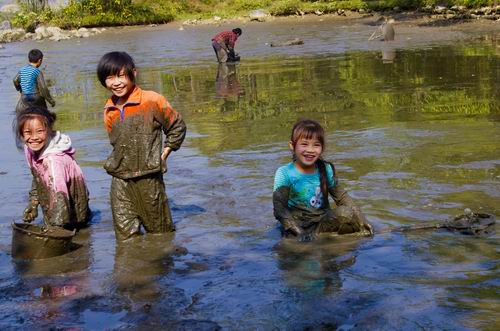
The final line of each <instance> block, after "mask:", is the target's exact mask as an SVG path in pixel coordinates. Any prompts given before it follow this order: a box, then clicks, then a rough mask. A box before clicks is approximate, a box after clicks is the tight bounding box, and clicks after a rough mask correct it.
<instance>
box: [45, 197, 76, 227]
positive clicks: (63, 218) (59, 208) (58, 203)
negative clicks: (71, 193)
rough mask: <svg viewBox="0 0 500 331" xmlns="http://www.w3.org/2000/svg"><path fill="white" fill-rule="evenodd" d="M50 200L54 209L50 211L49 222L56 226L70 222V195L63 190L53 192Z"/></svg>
mask: <svg viewBox="0 0 500 331" xmlns="http://www.w3.org/2000/svg"><path fill="white" fill-rule="evenodd" d="M50 200H51V201H50V204H51V206H52V210H51V212H50V218H49V224H50V225H56V226H64V225H67V224H69V223H70V221H71V220H70V208H69V198H68V195H67V194H65V193H63V192H51V194H50Z"/></svg>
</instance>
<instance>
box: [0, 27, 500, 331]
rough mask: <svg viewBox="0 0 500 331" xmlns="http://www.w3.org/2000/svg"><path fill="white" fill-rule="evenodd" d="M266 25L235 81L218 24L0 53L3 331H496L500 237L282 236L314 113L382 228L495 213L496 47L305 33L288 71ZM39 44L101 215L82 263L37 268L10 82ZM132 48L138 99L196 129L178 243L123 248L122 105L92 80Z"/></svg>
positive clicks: (247, 46)
mask: <svg viewBox="0 0 500 331" xmlns="http://www.w3.org/2000/svg"><path fill="white" fill-rule="evenodd" d="M252 29H253V30H252ZM260 29H264V28H263V27H262V26H260V25H253V26H251V27H248V29H246V30H245V31H248V33H247V34H245V35H244V36H243V38H242V40H241V43H240V52H241V53H242V54H245V57H244V61H242V63H240V64H238V65H237V66H221V67H217V66H216V65H215V64H213V62H212V61H213V54H212V53H211V49H209V47H208V46H207V47H201V46H200V45H205V44H207V45H208V42H207V40H209V36H211V35H212V34H213V32H215V28H212V27H210V28H193V30H190V31H185V33H186V34H185V35H183V38H184V40H183V44H182V45H181V44H180V43H178V42H177V41H176V40H178V38H179V34H180V33H181V32H180V31H176V30H172V29H170V30H158V29H149V30H148V29H146V30H144V29H143V30H136V29H132V30H130V31H129V32H128V33H127V34H125V33H119V32H110V33H108V34H105V35H101V36H100V37H96V38H94V39H87V40H81V41H75V40H73V41H68V42H61V43H49V42H44V43H42V44H30V43H22V44H12V46H11V45H8V51H9V52H10V53H9V54H10V55H12V56H11V57H6V56H5V50H2V52H4V53H3V54H0V56H2V58H1V62H0V74H1V77H2V78H1V80H0V84H1V87H2V88H1V90H0V97H1V98H2V99H3V100H4V101H3V104H4V105H5V106H4V107H3V109H2V110H3V111H2V115H1V116H2V117H1V121H0V122H1V123H2V124H1V125H2V132H4V136H3V137H4V139H3V140H1V141H0V148H2V150H3V151H4V156H3V158H2V164H1V169H0V171H2V173H5V172H6V174H4V175H0V180H1V185H2V192H1V193H0V194H1V195H0V198H1V199H3V201H4V204H2V206H1V207H0V209H1V215H2V222H1V225H0V248H1V251H0V265H1V266H2V269H1V270H2V271H1V272H0V289H1V296H0V298H1V299H0V312H1V313H0V316H2V317H1V318H0V325H1V326H2V329H6V328H31V327H36V328H48V327H50V326H58V327H61V328H69V327H81V328H84V329H107V328H133V327H144V328H145V327H148V326H150V327H160V326H161V327H162V328H168V329H182V328H187V329H213V328H215V327H216V325H220V326H222V327H223V328H226V329H304V328H312V329H335V328H342V329H344V330H347V329H363V330H364V329H388V328H389V329H416V328H423V329H468V328H470V329H488V328H490V327H492V325H495V323H496V322H497V321H498V320H497V316H496V315H497V313H498V310H499V297H498V286H499V283H498V256H497V255H498V254H497V252H498V244H497V241H498V236H496V235H493V236H489V237H485V238H471V237H466V236H462V235H459V234H453V233H447V232H434V233H429V232H419V233H410V234H384V235H378V236H375V237H374V238H373V239H356V238H338V237H337V238H322V239H321V240H319V241H318V242H316V243H312V244H297V243H293V242H287V241H281V240H280V235H279V231H278V229H277V227H276V222H275V221H274V219H273V216H272V204H271V190H272V182H273V176H274V171H275V169H276V168H277V167H278V166H279V165H281V164H283V163H285V162H288V161H289V160H290V154H289V151H288V150H287V146H286V145H287V140H288V139H289V134H290V132H289V131H290V128H291V126H292V125H293V123H294V122H295V121H296V120H297V119H298V118H301V117H311V118H314V119H317V120H318V121H320V122H321V123H322V124H323V125H324V126H325V128H326V131H327V148H326V151H325V157H326V158H327V159H329V160H332V161H334V162H335V164H336V165H337V168H338V171H339V174H340V178H341V180H343V181H344V184H345V186H346V187H347V188H348V190H349V192H350V193H351V195H352V196H353V197H354V198H355V199H356V200H357V201H358V203H359V204H360V205H361V206H362V208H363V210H364V211H365V213H366V214H367V216H368V217H369V219H370V220H371V221H372V222H373V224H374V226H375V228H376V229H384V228H387V227H392V226H398V225H408V224H414V223H417V222H428V221H437V220H444V219H447V218H448V217H450V216H452V215H454V214H457V213H460V212H461V211H462V210H463V208H464V207H470V208H472V209H475V210H483V211H487V212H491V213H494V214H497V215H498V205H499V202H500V190H499V189H498V187H499V186H498V184H499V179H500V167H499V164H500V153H499V149H498V141H500V131H499V126H498V119H499V116H498V115H499V103H498V100H499V98H498V91H499V85H498V82H499V75H498V73H499V70H500V61H499V60H498V45H497V44H496V41H495V39H493V40H491V39H487V40H485V41H471V40H467V41H466V42H458V43H455V44H453V45H450V43H449V42H447V43H445V45H444V46H439V47H438V46H436V45H434V44H422V45H420V44H419V43H418V42H415V43H414V44H413V45H410V46H411V47H409V45H408V42H406V41H403V42H400V43H399V44H395V46H394V49H389V50H387V49H383V48H380V44H367V43H366V42H365V40H366V38H365V35H364V34H366V33H368V30H369V29H372V27H363V26H361V25H359V26H358V25H355V26H351V27H349V26H343V27H336V28H335V29H331V28H330V27H329V26H328V25H325V24H323V23H318V24H316V25H314V26H311V25H300V24H299V25H298V26H297V27H295V29H297V30H295V32H296V33H301V34H302V35H303V36H304V39H305V40H306V43H305V45H304V46H298V47H296V48H281V49H273V52H275V53H273V55H272V56H271V53H270V50H269V49H268V48H267V46H265V45H264V43H265V42H266V41H272V39H273V38H274V39H280V38H286V36H287V35H288V34H289V33H290V32H289V31H288V30H287V29H286V28H284V27H283V25H277V26H274V27H272V28H271V29H269V28H267V30H266V31H271V32H266V31H263V30H260ZM212 30H213V31H212ZM370 33H371V31H370V32H369V33H368V35H369V34H370ZM245 37H246V38H247V39H245ZM34 45H36V46H37V47H40V48H43V50H44V51H45V52H46V61H45V66H46V77H47V78H48V79H49V81H50V82H51V84H52V87H51V89H52V90H53V91H55V95H56V100H57V103H58V107H57V112H58V122H59V123H58V125H59V128H61V129H62V130H64V131H66V132H69V133H70V135H71V137H72V139H73V141H74V144H75V146H76V148H77V151H78V155H77V157H78V160H79V163H80V164H81V165H82V166H83V169H84V172H85V175H86V177H87V180H88V183H89V188H90V191H91V197H92V199H91V207H92V209H93V211H94V217H93V225H92V227H91V228H90V229H88V230H84V231H82V232H81V233H79V235H78V238H77V241H78V242H80V243H82V244H83V247H82V248H81V249H79V250H77V251H75V252H73V253H71V254H68V255H66V256H62V257H58V258H54V259H51V260H49V261H36V262H26V261H13V260H12V259H11V257H10V236H11V230H10V224H9V223H10V222H11V221H12V220H14V219H18V218H19V215H20V214H21V211H22V209H23V207H24V204H25V202H26V195H27V191H28V188H29V185H30V180H31V179H30V174H29V171H28V169H26V167H25V163H24V160H23V156H22V154H21V153H19V152H18V151H16V150H15V148H14V146H13V140H12V138H11V136H10V121H11V120H12V114H11V113H9V109H13V108H14V105H15V102H16V101H17V100H16V98H17V95H16V94H15V92H14V91H13V88H12V87H11V86H10V84H11V83H10V77H11V76H13V75H14V74H15V68H17V67H20V66H21V65H22V64H23V62H24V57H25V54H26V52H27V51H28V50H29V49H30V48H32V47H34ZM181 46H182V47H181ZM115 49H125V50H127V51H129V52H130V53H131V54H132V55H133V56H134V57H135V59H136V62H137V65H138V66H139V70H140V83H141V85H142V86H143V87H144V88H147V89H153V90H156V91H159V92H161V93H163V94H164V95H166V96H167V97H168V98H169V99H170V100H171V102H172V104H173V105H174V106H175V107H176V108H177V109H178V110H179V111H181V112H182V114H183V115H184V117H185V118H186V121H187V123H188V127H189V134H188V138H187V140H186V142H185V145H184V146H183V148H182V149H181V150H179V151H178V152H176V153H175V154H174V155H173V157H172V159H171V160H170V165H169V173H168V174H167V176H166V182H167V192H168V194H169V196H170V203H171V207H172V211H173V215H174V221H175V223H176V227H177V231H176V233H175V235H173V236H172V235H165V236H145V237H144V238H140V239H137V240H136V241H134V242H130V243H128V244H127V245H126V246H120V245H115V241H114V233H113V229H112V224H111V213H110V210H109V203H108V194H109V183H110V178H109V176H108V175H106V174H105V173H104V170H103V169H102V167H101V164H102V162H103V160H104V159H105V158H106V156H107V155H108V153H109V149H110V148H109V145H108V141H107V137H106V134H105V132H104V130H103V128H102V123H101V121H102V114H101V109H102V106H103V103H104V100H105V98H106V97H107V92H106V91H105V90H104V89H103V88H102V87H101V86H99V83H98V82H97V80H96V79H95V73H94V70H95V66H96V63H97V61H98V59H99V57H100V56H101V55H102V54H103V53H105V52H107V51H111V50H115ZM311 49H315V50H318V51H319V53H320V54H319V55H313V54H311ZM346 50H348V51H347V52H346ZM75 59H78V60H75ZM391 59H392V60H391ZM47 283H48V284H52V285H53V286H58V285H65V284H72V285H76V286H77V287H78V288H79V292H78V294H76V295H75V296H72V297H67V298H61V299H56V300H43V299H41V298H39V297H38V296H37V291H36V290H37V289H38V288H40V287H41V286H42V285H43V284H47Z"/></svg>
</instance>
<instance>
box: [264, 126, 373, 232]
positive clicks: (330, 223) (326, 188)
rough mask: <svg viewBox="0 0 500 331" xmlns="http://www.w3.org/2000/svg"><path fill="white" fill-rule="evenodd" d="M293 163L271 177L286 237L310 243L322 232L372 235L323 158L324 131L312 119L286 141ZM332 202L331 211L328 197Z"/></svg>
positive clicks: (332, 167)
mask: <svg viewBox="0 0 500 331" xmlns="http://www.w3.org/2000/svg"><path fill="white" fill-rule="evenodd" d="M289 147H290V150H291V151H292V154H293V161H292V162H290V163H288V164H286V165H284V166H282V167H280V168H279V169H278V170H277V171H276V175H275V177H274V190H273V191H274V192H273V206H274V216H275V217H276V219H277V220H278V221H279V222H280V223H281V225H282V230H283V231H282V232H283V235H285V236H296V237H297V238H298V239H299V240H310V239H313V238H314V237H315V236H316V235H318V234H319V233H322V232H335V233H338V234H347V233H355V232H359V233H360V234H364V235H371V234H373V229H372V227H371V225H370V224H369V223H368V221H367V220H366V218H365V216H364V215H363V213H362V212H361V210H360V209H359V208H358V207H357V206H356V205H355V204H354V201H353V200H352V199H351V197H349V195H348V194H347V192H346V191H345V190H343V189H342V187H341V186H340V184H339V180H338V178H337V174H336V172H335V167H334V166H333V164H331V163H329V162H327V161H324V160H323V159H322V153H323V150H324V147H325V132H324V130H323V128H322V127H321V125H320V124H319V123H318V122H316V121H313V120H301V121H299V122H297V123H296V124H295V125H294V127H293V129H292V136H291V139H290V142H289ZM329 195H331V196H332V198H333V200H334V201H335V205H336V208H335V209H331V207H330V203H329V200H328V196H329Z"/></svg>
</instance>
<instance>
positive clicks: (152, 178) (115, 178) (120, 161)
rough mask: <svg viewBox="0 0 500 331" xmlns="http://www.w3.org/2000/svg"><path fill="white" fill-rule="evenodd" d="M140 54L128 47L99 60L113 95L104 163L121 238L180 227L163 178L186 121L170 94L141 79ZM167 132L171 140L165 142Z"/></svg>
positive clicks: (106, 114) (105, 83)
mask: <svg viewBox="0 0 500 331" xmlns="http://www.w3.org/2000/svg"><path fill="white" fill-rule="evenodd" d="M136 75H137V70H136V67H135V63H134V60H133V59H132V57H130V55H129V54H127V53H125V52H110V53H107V54H105V55H104V56H103V57H102V58H101V60H100V61H99V64H98V66H97V76H98V78H99V81H100V82H101V84H102V85H103V86H104V87H106V88H107V89H108V90H109V91H110V92H111V93H112V96H111V97H110V98H109V99H108V101H107V103H106V105H105V107H104V125H105V127H106V130H107V132H108V135H109V140H110V143H111V145H112V146H113V150H112V152H111V155H109V157H108V159H107V160H106V163H105V165H104V168H105V169H106V171H107V172H108V173H109V174H110V175H111V176H112V180H111V192H110V194H111V211H112V214H113V224H114V229H115V234H116V237H117V239H119V240H125V239H128V238H131V237H133V236H136V235H139V234H140V231H141V226H142V227H144V229H145V231H146V232H150V233H164V232H169V231H174V225H173V222H172V216H171V213H170V208H169V206H168V199H167V195H166V192H165V185H164V182H163V173H164V172H166V160H167V157H168V156H169V155H170V153H171V152H172V151H176V150H178V149H179V148H180V146H181V144H182V142H183V140H184V137H185V135H186V125H185V123H184V121H183V119H182V117H181V115H180V114H179V113H178V112H177V111H176V110H174V109H173V108H172V107H171V106H170V103H169V102H168V101H167V99H165V97H164V96H162V95H160V94H158V93H156V92H153V91H145V90H142V89H141V88H140V87H139V86H138V85H136V83H135V79H136ZM162 132H163V133H165V135H166V139H165V144H164V146H162V140H163V139H162Z"/></svg>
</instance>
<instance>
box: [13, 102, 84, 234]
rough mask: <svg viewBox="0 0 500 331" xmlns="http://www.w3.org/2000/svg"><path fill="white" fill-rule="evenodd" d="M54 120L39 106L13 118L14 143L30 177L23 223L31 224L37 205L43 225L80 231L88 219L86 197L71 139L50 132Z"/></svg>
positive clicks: (81, 174)
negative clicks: (23, 157) (14, 119)
mask: <svg viewBox="0 0 500 331" xmlns="http://www.w3.org/2000/svg"><path fill="white" fill-rule="evenodd" d="M55 120H56V115H55V114H54V113H53V112H51V111H49V110H47V109H45V108H42V107H30V108H28V109H26V110H25V111H23V112H21V113H19V114H18V115H17V118H16V122H15V128H16V140H17V144H18V147H19V148H21V146H22V145H23V144H24V153H25V155H26V160H27V161H28V165H29V167H30V169H31V173H32V175H33V184H32V188H31V191H30V194H29V204H28V207H27V208H26V209H25V210H24V214H23V220H24V221H25V222H32V221H33V220H34V219H35V218H36V217H37V216H38V205H40V206H41V207H42V211H43V219H44V223H45V224H47V225H52V226H60V227H64V228H66V229H75V228H81V227H82V226H85V225H86V224H87V221H88V219H89V214H90V213H89V206H88V201H89V194H88V190H87V186H86V185H85V179H84V177H83V173H82V169H81V168H80V167H79V166H78V164H77V163H76V161H75V159H74V154H75V150H74V149H73V148H72V147H71V140H70V138H69V137H68V136H67V135H65V134H62V133H60V132H59V131H54V130H53V126H54V122H55Z"/></svg>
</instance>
